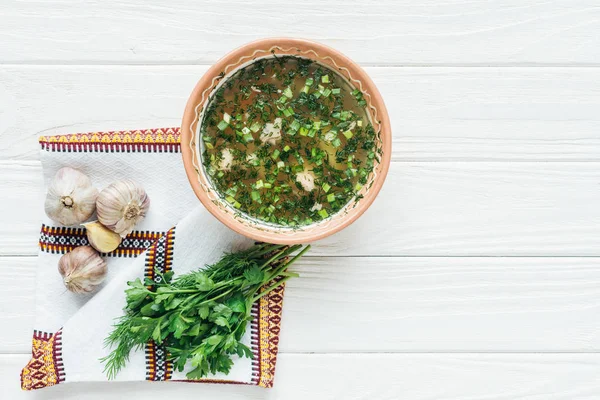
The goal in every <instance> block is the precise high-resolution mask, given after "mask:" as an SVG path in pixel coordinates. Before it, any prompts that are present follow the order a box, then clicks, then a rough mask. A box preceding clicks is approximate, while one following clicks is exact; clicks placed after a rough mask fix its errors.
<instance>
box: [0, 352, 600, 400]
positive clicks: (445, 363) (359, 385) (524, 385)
mask: <svg viewBox="0 0 600 400" xmlns="http://www.w3.org/2000/svg"><path fill="white" fill-rule="evenodd" d="M26 361H27V355H10V356H9V355H0V386H1V387H3V388H4V390H3V395H4V396H8V397H5V398H6V399H10V400H19V399H31V398H34V399H37V400H55V399H60V400H70V399H73V400H74V399H77V400H79V399H82V398H84V399H89V400H96V399H98V400H100V399H102V400H113V399H114V400H117V399H123V400H128V399H131V398H132V397H134V398H152V399H159V398H165V397H167V398H173V399H186V398H208V399H214V398H223V399H225V398H226V399H231V400H237V399H239V400H242V399H255V400H259V399H262V400H264V399H269V400H275V399H285V400H295V399H299V400H300V399H302V400H304V399H319V400H329V399H332V400H338V399H344V400H359V399H378V400H388V399H389V400H395V399H399V398H402V399H411V400H431V399H436V400H456V399H461V400H462V399H486V400H504V399H510V400H593V399H597V398H598V397H600V376H599V375H598V369H599V368H600V355H598V354H403V355H397V354H369V355H356V354H337V355H333V354H331V355H330V354H326V355H305V354H283V355H280V356H279V358H278V360H277V377H276V379H275V387H274V388H273V389H262V388H258V387H249V386H241V385H206V384H189V383H172V382H167V383H164V382H152V383H149V382H134V383H111V384H106V383H86V384H70V385H69V384H64V385H63V384H61V385H58V386H56V387H52V388H48V389H43V390H39V391H36V392H34V393H26V392H22V391H20V389H19V387H18V374H19V371H20V369H21V367H22V366H23V364H24V363H25V362H26Z"/></svg>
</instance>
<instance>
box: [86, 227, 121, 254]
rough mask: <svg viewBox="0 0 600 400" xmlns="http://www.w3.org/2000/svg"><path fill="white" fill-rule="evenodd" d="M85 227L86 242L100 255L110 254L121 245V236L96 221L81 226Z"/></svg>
mask: <svg viewBox="0 0 600 400" xmlns="http://www.w3.org/2000/svg"><path fill="white" fill-rule="evenodd" d="M82 225H83V226H84V227H85V232H86V234H87V238H88V242H89V243H90V245H91V246H92V247H93V248H95V249H96V250H98V251H99V252H101V253H110V252H111V251H113V250H115V249H116V248H117V247H119V245H120V244H121V236H120V235H119V234H118V233H115V232H113V231H111V230H110V229H108V228H107V227H105V226H104V225H102V224H101V223H100V222H98V221H92V222H88V223H85V224H82Z"/></svg>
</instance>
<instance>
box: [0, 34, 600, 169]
mask: <svg viewBox="0 0 600 400" xmlns="http://www.w3.org/2000/svg"><path fill="white" fill-rule="evenodd" d="M0 29H2V28H1V26H0ZM205 70H206V67H204V66H150V67H148V66H146V67H144V66H129V67H123V66H118V67H116V66H67V67H65V66H60V67H59V66H44V67H41V66H29V67H23V66H14V67H13V66H2V67H0V160H7V159H15V158H17V159H36V158H37V151H38V147H37V143H36V139H37V136H39V135H40V134H59V133H74V132H81V131H84V132H87V131H92V130H110V129H114V130H118V129H139V128H146V127H165V126H179V125H180V122H181V115H182V113H183V111H182V110H183V108H184V104H185V102H186V100H187V97H188V95H189V93H190V91H191V89H192V87H193V86H194V84H195V82H196V80H197V79H198V78H199V77H200V76H201V75H202V74H203V73H204V72H205ZM367 71H368V73H369V74H370V75H371V76H372V77H373V79H374V80H375V82H376V83H377V85H378V87H379V88H380V90H381V92H382V94H383V96H384V98H385V100H386V103H387V107H388V109H389V112H390V116H391V120H392V131H393V133H394V145H393V158H394V159H395V160H402V161H540V160H543V161H548V160H552V161H600V132H599V131H598V129H597V127H598V122H599V118H600V117H599V115H600V114H599V113H598V110H599V109H600V68H367Z"/></svg>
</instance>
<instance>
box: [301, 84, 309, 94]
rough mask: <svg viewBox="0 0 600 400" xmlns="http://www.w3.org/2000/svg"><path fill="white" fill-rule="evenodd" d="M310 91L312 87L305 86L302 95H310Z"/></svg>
mask: <svg viewBox="0 0 600 400" xmlns="http://www.w3.org/2000/svg"><path fill="white" fill-rule="evenodd" d="M309 90H310V86H304V87H303V88H302V90H301V91H302V93H306V94H308V91H309Z"/></svg>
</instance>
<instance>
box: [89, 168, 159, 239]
mask: <svg viewBox="0 0 600 400" xmlns="http://www.w3.org/2000/svg"><path fill="white" fill-rule="evenodd" d="M149 207H150V198H149V197H148V195H147V194H146V191H145V190H144V188H143V187H141V186H140V185H138V184H137V183H135V182H133V181H131V180H123V181H118V182H115V183H113V184H111V185H110V186H108V187H106V188H105V189H104V190H102V191H101V192H100V195H99V196H98V200H97V201H96V209H97V212H98V220H99V221H100V223H101V224H102V225H104V226H106V227H107V228H108V229H110V230H111V231H113V232H116V233H118V234H119V235H121V237H125V236H127V234H129V233H131V231H133V228H134V226H135V224H137V223H138V222H140V221H141V220H142V219H144V217H145V216H146V212H147V211H148V208H149Z"/></svg>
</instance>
